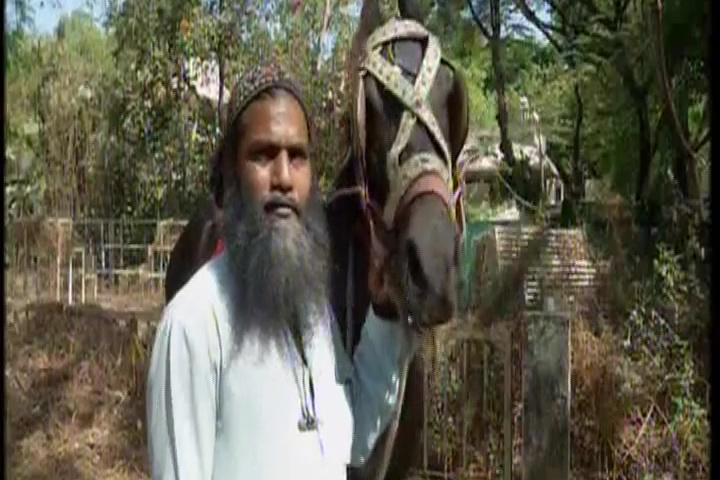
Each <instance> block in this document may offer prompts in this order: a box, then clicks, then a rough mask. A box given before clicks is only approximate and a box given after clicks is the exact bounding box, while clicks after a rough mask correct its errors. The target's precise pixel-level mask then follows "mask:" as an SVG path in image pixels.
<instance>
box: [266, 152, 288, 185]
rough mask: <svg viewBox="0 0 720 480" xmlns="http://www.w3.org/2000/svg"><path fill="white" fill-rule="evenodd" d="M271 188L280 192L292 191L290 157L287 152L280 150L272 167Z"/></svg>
mask: <svg viewBox="0 0 720 480" xmlns="http://www.w3.org/2000/svg"><path fill="white" fill-rule="evenodd" d="M271 182H272V183H271V185H270V186H271V188H272V189H273V190H279V191H281V192H289V191H290V190H292V187H293V185H292V175H291V174H290V157H289V155H288V153H287V151H285V150H282V151H281V152H280V153H279V154H278V156H277V157H275V160H274V161H273V165H272V177H271Z"/></svg>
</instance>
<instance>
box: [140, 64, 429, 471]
mask: <svg viewBox="0 0 720 480" xmlns="http://www.w3.org/2000/svg"><path fill="white" fill-rule="evenodd" d="M228 108H229V112H228V113H229V115H228V117H227V122H226V128H225V138H224V139H223V141H224V146H223V150H222V154H221V155H220V157H219V159H220V160H219V161H220V163H221V165H220V167H221V171H222V176H223V185H224V190H225V192H224V200H223V205H224V220H223V237H224V244H225V249H224V252H223V253H222V254H220V255H219V256H218V257H216V258H214V259H213V260H211V261H210V262H209V263H208V264H206V265H205V266H204V267H202V268H201V269H200V270H199V271H198V272H197V273H196V274H195V275H194V276H193V278H192V279H190V281H189V282H188V283H187V284H186V285H185V286H184V287H183V288H182V289H181V290H180V291H179V292H178V293H177V295H176V296H175V297H174V298H173V300H172V301H171V302H170V304H169V305H168V306H167V307H166V309H165V311H164V313H163V318H162V321H161V324H160V326H159V327H158V331H157V334H156V338H155V344H154V347H153V352H152V357H151V364H150V371H149V378H148V390H147V415H148V431H149V453H150V463H151V469H152V476H153V478H154V479H158V480H180V479H187V480H209V479H214V480H237V479H252V480H264V479H267V480H284V479H288V478H312V479H333V480H337V479H344V478H345V476H346V466H347V465H356V466H359V465H362V464H363V463H364V462H365V461H366V460H367V458H368V456H369V455H370V452H371V450H372V447H373V446H374V443H375V441H376V440H377V438H378V436H379V435H380V434H381V433H382V432H383V431H384V429H385V428H386V426H387V425H388V423H389V421H390V419H391V416H392V415H393V413H394V412H395V410H396V405H397V401H398V390H399V387H400V385H399V383H400V382H399V378H400V376H401V372H403V371H404V369H405V368H406V366H407V364H408V362H409V361H410V359H411V357H412V355H413V354H414V352H415V351H416V350H417V348H418V345H419V341H420V339H419V338H418V337H417V336H416V334H415V333H413V332H411V330H410V328H409V327H408V325H407V322H406V321H405V322H400V321H397V319H381V318H378V317H377V316H376V315H375V314H374V312H373V311H372V309H370V311H369V312H368V318H367V322H366V323H365V327H364V330H363V333H362V337H361V340H360V343H359V345H358V348H357V349H356V351H355V355H354V358H353V360H352V362H351V361H350V359H349V358H348V357H347V354H346V353H345V350H344V349H343V346H342V343H341V341H340V336H339V333H338V331H337V326H336V324H335V321H334V320H333V318H332V314H331V312H330V306H329V285H328V283H329V281H328V279H329V261H330V253H329V238H328V229H327V225H326V218H325V213H324V207H323V201H322V197H321V194H320V190H319V186H318V181H317V178H316V177H315V176H314V174H313V163H312V160H311V158H310V152H311V142H310V140H311V135H310V132H311V127H310V120H309V118H308V115H307V111H306V109H305V106H304V103H303V101H302V95H301V92H300V89H299V88H298V86H297V85H296V84H295V83H294V82H293V81H292V80H290V79H289V77H288V76H287V75H286V74H285V73H284V72H283V71H282V70H281V69H279V68H277V67H273V66H266V67H263V68H260V69H257V70H255V71H253V72H250V73H249V74H248V75H247V76H246V77H245V78H244V80H243V81H242V82H241V83H240V84H239V86H238V87H236V89H235V91H234V92H233V95H232V99H231V104H230V106H229V107H228ZM372 275H377V277H373V278H380V277H379V276H380V275H381V274H380V272H375V271H373V273H372ZM370 283H371V285H376V284H381V283H382V282H375V281H374V282H370ZM373 295H374V296H373V298H374V299H375V300H376V301H380V300H382V299H380V300H378V299H379V298H380V296H381V294H380V292H373Z"/></svg>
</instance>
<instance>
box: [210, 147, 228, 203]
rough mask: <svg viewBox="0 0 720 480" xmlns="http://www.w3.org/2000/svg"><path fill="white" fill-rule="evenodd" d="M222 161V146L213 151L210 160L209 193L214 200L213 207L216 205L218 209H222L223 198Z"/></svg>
mask: <svg viewBox="0 0 720 480" xmlns="http://www.w3.org/2000/svg"><path fill="white" fill-rule="evenodd" d="M222 159H223V153H222V146H220V147H219V148H217V149H216V150H215V153H214V154H213V156H212V159H211V160H210V192H211V193H212V195H213V197H214V198H215V205H217V207H218V208H222V205H223V198H224V196H225V187H224V184H223V170H222V163H223V162H222Z"/></svg>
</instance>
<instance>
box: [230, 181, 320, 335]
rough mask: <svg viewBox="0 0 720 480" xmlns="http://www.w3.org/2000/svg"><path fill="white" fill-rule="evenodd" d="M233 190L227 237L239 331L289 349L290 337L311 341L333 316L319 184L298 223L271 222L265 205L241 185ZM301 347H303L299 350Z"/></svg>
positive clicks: (232, 186) (237, 328) (235, 184)
mask: <svg viewBox="0 0 720 480" xmlns="http://www.w3.org/2000/svg"><path fill="white" fill-rule="evenodd" d="M231 183H232V184H230V185H228V190H227V192H226V196H225V201H224V205H225V209H224V221H223V237H224V241H225V248H226V250H227V255H228V257H229V260H230V265H231V268H232V269H233V272H232V275H231V276H232V278H233V280H234V282H235V285H234V288H233V295H232V299H233V300H232V303H233V306H234V312H235V314H236V320H235V331H236V333H237V335H238V339H239V341H240V342H242V340H243V339H245V338H247V337H248V334H254V335H253V336H257V338H258V339H259V340H260V341H261V342H263V343H276V344H277V345H284V343H278V342H284V341H285V338H286V337H285V335H287V333H288V330H289V333H290V334H292V336H293V337H294V339H295V341H296V342H299V343H301V344H306V343H307V342H309V340H310V337H311V333H312V331H313V327H314V323H315V322H317V321H318V320H319V319H320V318H321V316H323V315H324V313H325V312H328V311H329V308H330V307H329V292H330V288H329V287H330V286H329V265H330V240H329V232H328V226H327V219H326V215H325V210H324V204H323V199H322V196H321V193H320V189H319V187H318V186H317V184H316V183H314V184H313V188H312V191H311V196H310V198H309V200H308V205H307V206H306V209H305V211H304V212H303V213H302V214H301V215H300V217H299V218H296V219H295V220H290V221H285V222H282V223H281V224H278V223H274V222H268V221H267V220H266V214H265V212H264V210H263V205H262V204H261V203H260V202H258V201H256V200H255V199H254V198H253V197H252V196H251V195H249V194H248V193H247V192H249V187H247V186H245V185H244V184H243V183H242V182H241V181H233V182H231ZM298 346H299V345H298Z"/></svg>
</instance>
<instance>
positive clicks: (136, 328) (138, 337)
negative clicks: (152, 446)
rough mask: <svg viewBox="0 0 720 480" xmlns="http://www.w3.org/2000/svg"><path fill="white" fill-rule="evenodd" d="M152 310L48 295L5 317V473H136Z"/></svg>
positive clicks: (141, 471) (141, 472) (139, 474)
mask: <svg viewBox="0 0 720 480" xmlns="http://www.w3.org/2000/svg"><path fill="white" fill-rule="evenodd" d="M159 313H160V312H159V309H158V308H155V309H152V310H148V311H145V312H134V313H128V312H122V311H113V310H106V309H102V308H100V307H97V306H82V307H64V306H62V305H60V304H57V303H46V304H40V305H33V306H30V307H27V309H24V310H21V311H17V310H16V311H10V312H8V316H7V318H6V336H5V339H6V354H7V357H6V359H7V361H6V369H5V384H6V386H7V390H6V392H7V393H6V401H7V403H6V406H7V409H6V425H7V430H6V438H5V446H6V452H7V455H8V456H7V460H8V463H7V466H6V469H7V470H6V471H7V473H8V474H9V477H10V478H15V479H18V480H22V479H34V480H42V479H51V478H52V479H68V480H69V479H77V480H83V479H88V480H89V479H98V478H103V479H118V480H120V479H144V478H148V475H147V472H146V463H147V462H146V458H145V455H146V453H145V452H146V448H145V445H146V442H145V435H144V432H143V427H142V422H141V419H143V418H144V414H143V412H144V388H143V386H144V375H145V358H144V357H145V356H146V353H145V352H146V344H147V341H148V339H149V338H152V337H151V335H152V333H151V332H152V330H153V328H146V326H147V325H152V324H153V321H154V320H157V318H159Z"/></svg>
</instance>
